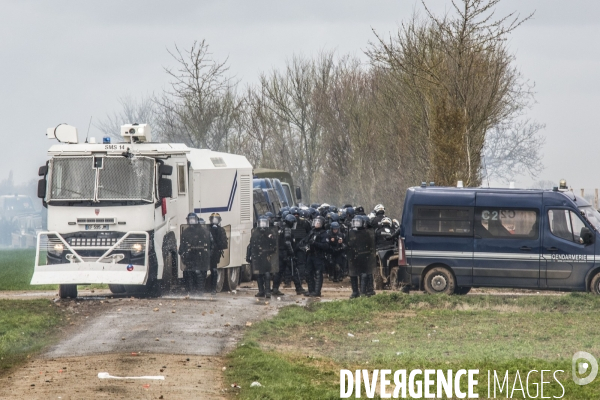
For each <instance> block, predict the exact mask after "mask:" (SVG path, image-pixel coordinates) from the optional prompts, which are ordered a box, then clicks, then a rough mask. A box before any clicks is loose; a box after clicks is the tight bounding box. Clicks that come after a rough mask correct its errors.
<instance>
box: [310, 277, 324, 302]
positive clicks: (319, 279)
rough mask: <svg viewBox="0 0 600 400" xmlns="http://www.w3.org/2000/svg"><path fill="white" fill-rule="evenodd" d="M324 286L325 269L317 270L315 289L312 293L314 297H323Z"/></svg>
mask: <svg viewBox="0 0 600 400" xmlns="http://www.w3.org/2000/svg"><path fill="white" fill-rule="evenodd" d="M322 287H323V271H317V276H316V279H315V291H314V292H313V293H311V296H313V297H321V288H322Z"/></svg>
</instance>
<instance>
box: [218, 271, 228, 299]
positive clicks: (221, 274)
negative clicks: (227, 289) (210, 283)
mask: <svg viewBox="0 0 600 400" xmlns="http://www.w3.org/2000/svg"><path fill="white" fill-rule="evenodd" d="M226 269H227V268H218V269H217V288H216V290H217V293H221V292H222V291H223V287H224V286H225V281H226V280H227V271H226Z"/></svg>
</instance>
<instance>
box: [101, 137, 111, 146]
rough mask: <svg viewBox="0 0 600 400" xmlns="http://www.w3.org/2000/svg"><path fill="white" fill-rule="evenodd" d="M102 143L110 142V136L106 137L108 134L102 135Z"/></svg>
mask: <svg viewBox="0 0 600 400" xmlns="http://www.w3.org/2000/svg"><path fill="white" fill-rule="evenodd" d="M102 143H104V144H110V137H108V136H104V137H103V138H102Z"/></svg>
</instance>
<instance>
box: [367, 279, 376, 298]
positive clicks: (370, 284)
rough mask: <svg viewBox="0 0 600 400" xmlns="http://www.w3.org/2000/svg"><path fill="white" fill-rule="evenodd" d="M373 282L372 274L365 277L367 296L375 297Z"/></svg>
mask: <svg viewBox="0 0 600 400" xmlns="http://www.w3.org/2000/svg"><path fill="white" fill-rule="evenodd" d="M374 284H375V280H374V279H373V274H369V275H367V296H369V297H371V296H375V287H374V286H373V285H374Z"/></svg>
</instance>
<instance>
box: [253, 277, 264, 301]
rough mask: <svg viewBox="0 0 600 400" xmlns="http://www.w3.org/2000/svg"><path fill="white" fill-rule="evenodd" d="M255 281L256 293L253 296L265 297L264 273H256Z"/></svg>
mask: <svg viewBox="0 0 600 400" xmlns="http://www.w3.org/2000/svg"><path fill="white" fill-rule="evenodd" d="M256 283H257V284H258V293H256V294H255V295H254V297H265V275H264V274H260V275H258V278H256Z"/></svg>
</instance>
